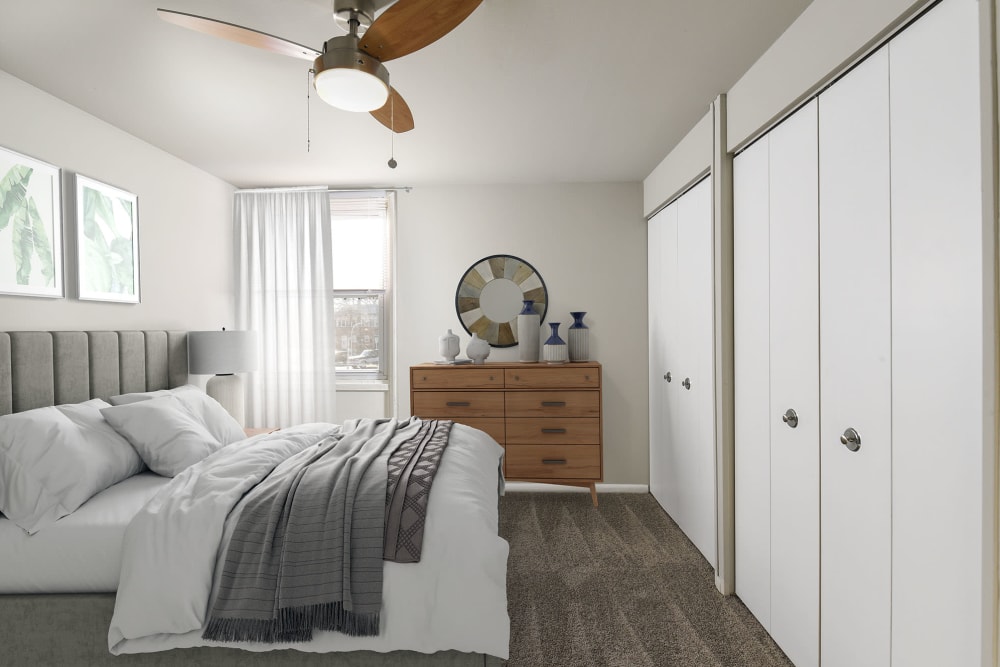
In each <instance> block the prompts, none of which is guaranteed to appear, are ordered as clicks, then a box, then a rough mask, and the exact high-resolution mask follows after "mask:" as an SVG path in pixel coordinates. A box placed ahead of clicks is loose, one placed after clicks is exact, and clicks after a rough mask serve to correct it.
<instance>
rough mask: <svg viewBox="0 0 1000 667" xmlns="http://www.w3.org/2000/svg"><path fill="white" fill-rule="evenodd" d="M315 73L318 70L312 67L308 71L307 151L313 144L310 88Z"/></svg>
mask: <svg viewBox="0 0 1000 667" xmlns="http://www.w3.org/2000/svg"><path fill="white" fill-rule="evenodd" d="M314 74H316V70H314V69H310V70H309V71H308V72H306V153H308V152H309V149H310V148H311V146H312V137H311V136H310V133H309V130H310V128H311V127H312V123H311V120H312V118H311V116H310V111H311V107H312V105H311V104H310V101H311V100H312V98H311V97H310V90H309V89H310V88H312V77H313V75H314Z"/></svg>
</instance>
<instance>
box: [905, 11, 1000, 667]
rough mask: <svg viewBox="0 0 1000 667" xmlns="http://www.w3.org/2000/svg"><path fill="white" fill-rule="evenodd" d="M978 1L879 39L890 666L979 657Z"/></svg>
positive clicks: (980, 242)
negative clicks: (886, 252)
mask: <svg viewBox="0 0 1000 667" xmlns="http://www.w3.org/2000/svg"><path fill="white" fill-rule="evenodd" d="M979 4H980V3H978V2H975V1H974V0H950V1H948V2H943V3H941V4H939V5H936V6H935V7H934V8H932V9H931V10H930V11H929V12H928V13H927V14H925V15H924V16H923V17H922V18H921V19H920V20H919V21H917V22H915V23H914V24H913V25H912V26H910V27H909V28H907V29H906V30H905V31H903V32H902V33H901V34H900V35H899V36H897V37H896V38H895V39H894V40H893V41H892V42H891V43H890V44H889V71H890V93H889V94H890V99H891V101H892V106H891V111H890V128H891V130H890V141H891V149H892V393H893V395H892V418H893V423H892V432H893V454H892V465H893V470H892V473H893V481H892V503H893V527H892V539H893V568H892V579H893V583H892V659H893V664H894V665H897V666H906V667H910V666H917V667H920V666H923V665H945V664H947V665H979V664H981V662H982V658H981V657H980V656H981V651H982V650H983V646H984V640H983V627H982V626H983V622H982V613H983V612H982V610H983V606H984V597H985V600H989V597H986V595H988V594H984V589H986V588H988V586H987V585H986V583H985V582H984V580H983V556H982V554H983V552H984V549H986V547H984V545H983V544H982V535H983V530H984V528H983V523H984V522H983V479H984V473H983V469H982V468H983V451H984V447H986V446H987V445H986V443H985V442H984V440H985V437H984V436H985V434H984V418H985V415H984V395H986V396H990V395H991V393H985V394H984V387H983V378H984V374H987V375H988V373H986V371H984V363H983V361H984V354H983V349H984V345H985V344H990V345H992V344H993V343H992V341H990V342H989V343H986V342H984V340H983V331H984V330H985V329H986V327H987V324H986V323H984V321H983V313H984V311H985V312H991V313H992V301H991V302H990V304H989V305H984V294H983V279H984V269H983V262H984V259H983V254H984V252H989V253H992V252H994V249H993V248H989V247H987V248H986V249H985V250H984V243H983V239H984V236H983V234H984V232H983V230H984V222H983V211H982V196H981V188H982V187H983V186H982V174H981V167H980V165H981V151H982V150H983V149H982V148H981V146H982V140H981V137H980V127H981V119H980V98H979V85H980V84H979V81H980V78H979V77H980V70H979V46H978V43H979V40H978V37H979V33H978V17H979V15H978V5H979ZM987 150H988V149H987ZM990 224H992V222H991V223H990ZM986 277H987V278H988V279H992V276H991V275H988V276H986ZM988 409H990V410H992V406H991V405H990V406H989V407H988ZM988 446H990V447H992V439H990V442H989V445H988ZM928 531H933V536H932V537H930V538H929V537H928ZM990 603H992V601H991V602H990ZM987 641H988V640H987Z"/></svg>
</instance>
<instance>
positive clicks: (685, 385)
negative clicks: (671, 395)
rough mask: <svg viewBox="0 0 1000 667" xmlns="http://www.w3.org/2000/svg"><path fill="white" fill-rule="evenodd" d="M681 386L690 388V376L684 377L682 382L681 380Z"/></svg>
mask: <svg viewBox="0 0 1000 667" xmlns="http://www.w3.org/2000/svg"><path fill="white" fill-rule="evenodd" d="M681 386H682V387H684V388H685V389H690V388H691V378H684V382H681Z"/></svg>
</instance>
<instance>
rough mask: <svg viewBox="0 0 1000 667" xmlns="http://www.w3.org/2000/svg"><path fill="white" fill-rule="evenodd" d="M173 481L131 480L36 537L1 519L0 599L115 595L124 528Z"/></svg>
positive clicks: (151, 477) (154, 478) (149, 477)
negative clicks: (33, 595) (31, 595)
mask: <svg viewBox="0 0 1000 667" xmlns="http://www.w3.org/2000/svg"><path fill="white" fill-rule="evenodd" d="M169 481H170V480H169V479H168V478H166V477H160V476H159V475H157V474H154V473H151V472H144V473H140V474H138V475H135V476H133V477H129V478H128V479H126V480H123V481H121V482H119V483H118V484H115V485H114V486H112V487H110V488H108V489H105V490H104V491H101V492H100V493H98V494H97V495H95V496H94V497H93V498H91V499H90V500H88V501H87V502H86V503H84V504H83V505H81V506H80V508H79V509H77V510H76V511H75V512H73V513H72V514H70V515H68V516H65V517H63V518H61V519H59V520H58V521H56V522H55V523H54V524H52V525H51V526H48V527H46V528H44V529H42V530H40V531H39V532H37V533H35V534H34V535H28V534H27V533H26V532H24V531H23V530H21V529H20V528H19V527H18V526H17V525H15V524H14V522H13V521H11V520H10V519H7V518H0V594H9V593H114V592H115V591H116V590H118V576H119V573H120V571H121V558H122V555H121V554H122V540H123V538H124V537H125V528H126V526H128V523H129V521H131V520H132V517H134V516H135V515H136V513H137V512H138V511H139V510H140V509H141V508H142V506H143V505H145V504H146V502H147V501H148V500H149V499H150V498H152V497H153V496H154V495H156V492H157V491H159V490H160V489H161V488H163V487H164V486H165V485H166V484H167V483H168V482H169Z"/></svg>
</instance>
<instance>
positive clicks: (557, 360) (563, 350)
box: [542, 322, 569, 364]
mask: <svg viewBox="0 0 1000 667" xmlns="http://www.w3.org/2000/svg"><path fill="white" fill-rule="evenodd" d="M549 326H550V327H552V335H551V336H549V338H548V340H546V341H545V345H543V346H542V358H543V359H545V361H546V363H550V364H565V363H566V362H567V361H569V348H568V347H567V345H566V341H564V340H563V339H562V338H560V337H559V322H549Z"/></svg>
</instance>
